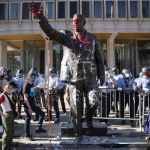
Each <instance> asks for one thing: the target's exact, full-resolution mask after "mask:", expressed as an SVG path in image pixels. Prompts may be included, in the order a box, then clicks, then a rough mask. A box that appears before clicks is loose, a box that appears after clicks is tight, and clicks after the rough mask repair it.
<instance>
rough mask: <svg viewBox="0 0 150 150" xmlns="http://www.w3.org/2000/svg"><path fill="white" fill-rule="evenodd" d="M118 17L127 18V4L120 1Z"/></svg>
mask: <svg viewBox="0 0 150 150" xmlns="http://www.w3.org/2000/svg"><path fill="white" fill-rule="evenodd" d="M118 17H119V18H126V2H125V1H118Z"/></svg>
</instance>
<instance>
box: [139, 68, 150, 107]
mask: <svg viewBox="0 0 150 150" xmlns="http://www.w3.org/2000/svg"><path fill="white" fill-rule="evenodd" d="M141 72H142V77H141V79H140V80H139V81H138V83H137V88H138V91H139V93H140V94H142V95H143V96H144V98H145V107H150V101H149V100H150V94H149V93H150V67H149V66H144V67H143V68H142V70H141ZM148 105H149V106H148Z"/></svg>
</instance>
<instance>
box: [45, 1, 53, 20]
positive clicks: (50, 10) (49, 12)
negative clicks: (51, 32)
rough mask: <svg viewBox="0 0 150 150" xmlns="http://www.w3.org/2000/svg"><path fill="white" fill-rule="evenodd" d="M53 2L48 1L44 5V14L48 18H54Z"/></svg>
mask: <svg viewBox="0 0 150 150" xmlns="http://www.w3.org/2000/svg"><path fill="white" fill-rule="evenodd" d="M54 10H55V7H54V2H48V3H47V7H46V14H47V18H48V19H54Z"/></svg>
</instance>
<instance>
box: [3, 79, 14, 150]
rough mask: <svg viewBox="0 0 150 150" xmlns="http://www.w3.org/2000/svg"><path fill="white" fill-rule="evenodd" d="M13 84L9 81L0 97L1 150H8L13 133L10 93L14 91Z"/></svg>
mask: <svg viewBox="0 0 150 150" xmlns="http://www.w3.org/2000/svg"><path fill="white" fill-rule="evenodd" d="M15 87H16V86H15V83H14V82H12V81H9V82H8V83H7V84H6V86H5V87H4V91H3V92H2V93H1V95H0V105H1V109H0V115H1V116H2V124H3V127H4V131H3V136H2V150H10V149H11V146H12V139H13V133H14V115H13V103H14V102H13V99H12V93H13V92H14V90H15Z"/></svg>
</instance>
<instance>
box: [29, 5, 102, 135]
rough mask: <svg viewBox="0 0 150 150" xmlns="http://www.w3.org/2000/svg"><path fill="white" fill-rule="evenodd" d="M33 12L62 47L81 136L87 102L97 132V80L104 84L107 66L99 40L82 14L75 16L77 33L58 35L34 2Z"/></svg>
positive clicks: (64, 77) (65, 76)
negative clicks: (88, 29) (87, 27)
mask: <svg viewBox="0 0 150 150" xmlns="http://www.w3.org/2000/svg"><path fill="white" fill-rule="evenodd" d="M29 10H30V11H31V12H32V13H33V14H34V15H35V16H36V17H37V18H38V19H39V24H40V27H41V29H42V30H43V31H44V32H45V34H46V35H47V36H48V37H49V39H50V40H54V41H57V42H59V43H60V44H62V45H63V46H64V47H63V59H62V63H61V73H60V78H61V80H64V81H67V83H68V87H69V88H68V91H69V96H70V107H71V113H72V115H73V122H74V125H75V129H76V133H77V135H82V115H83V102H84V100H85V102H86V110H85V117H86V124H87V127H88V128H93V122H92V119H93V115H94V113H95V111H96V109H97V106H98V88H97V79H99V80H100V82H101V84H103V82H104V78H105V77H104V63H103V57H102V55H101V49H100V44H99V40H98V39H97V38H96V37H95V36H94V35H93V34H91V33H89V32H87V30H86V29H85V28H84V26H85V24H86V20H85V18H84V17H83V15H81V14H75V15H74V16H73V31H64V32H59V31H56V30H55V29H54V28H53V27H52V26H51V25H50V24H49V23H48V20H47V19H46V17H45V16H44V15H43V9H42V8H41V7H39V6H37V5H36V4H35V3H34V2H32V3H30V5H29Z"/></svg>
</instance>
